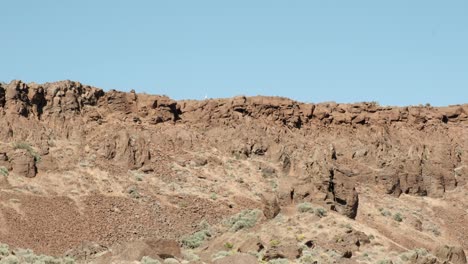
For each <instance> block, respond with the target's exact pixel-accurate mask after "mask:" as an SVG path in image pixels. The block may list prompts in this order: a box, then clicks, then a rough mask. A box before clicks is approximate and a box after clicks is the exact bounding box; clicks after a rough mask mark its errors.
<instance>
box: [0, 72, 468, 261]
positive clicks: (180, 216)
mask: <svg viewBox="0 0 468 264" xmlns="http://www.w3.org/2000/svg"><path fill="white" fill-rule="evenodd" d="M467 181H468V104H464V105H456V106H449V107H430V106H410V107H385V106H379V105H378V104H375V103H359V104H336V103H321V104H306V103H300V102H296V101H292V100H290V99H287V98H278V97H242V96H240V97H235V98H230V99H210V100H204V101H190V100H188V101H174V100H171V99H170V98H168V97H165V96H158V95H147V94H137V93H134V92H130V93H124V92H119V91H114V90H111V91H108V92H104V91H103V90H101V89H99V88H95V87H90V86H86V85H82V84H80V83H78V82H72V81H62V82H55V83H45V84H35V83H30V84H25V83H23V82H21V81H12V82H11V83H9V84H0V202H1V203H0V242H1V243H5V244H8V245H10V247H11V248H16V247H20V248H30V249H32V250H34V251H35V252H37V253H45V254H50V255H56V256H61V255H65V254H67V255H69V256H72V257H74V258H75V259H76V260H77V261H78V262H96V263H126V262H125V261H128V263H131V261H137V260H138V261H139V260H140V259H141V257H143V255H151V254H153V253H154V252H157V251H158V249H157V248H165V247H163V246H161V245H160V244H157V243H156V242H154V243H156V244H157V245H159V246H157V248H156V246H154V245H156V244H154V243H150V242H148V241H166V242H167V241H172V242H167V243H169V244H170V245H172V246H170V247H168V248H171V250H176V252H179V251H180V249H179V248H178V246H177V244H178V243H179V245H181V246H182V244H184V243H185V242H183V241H185V240H184V238H187V236H189V235H190V234H192V233H193V232H196V231H200V230H201V227H200V222H202V221H204V222H205V223H207V224H208V225H209V226H210V229H211V231H210V235H209V236H208V237H207V238H206V239H205V240H204V241H203V243H202V244H201V245H200V246H197V247H196V248H194V249H192V250H188V249H186V248H187V244H186V243H185V244H184V245H185V246H183V247H182V253H180V252H179V253H180V254H179V253H177V254H176V253H174V254H175V255H174V254H171V256H172V257H174V258H177V259H178V260H179V261H182V260H183V259H185V261H189V260H190V257H188V256H187V254H192V255H198V258H201V259H200V260H198V261H205V262H212V261H214V259H217V260H216V261H217V262H219V263H229V261H228V259H229V258H228V257H225V258H221V257H222V256H217V255H216V253H219V252H225V253H220V254H221V255H223V254H224V255H232V254H234V252H239V253H236V254H240V253H242V252H243V253H250V254H251V255H246V256H245V257H246V258H248V257H252V255H255V258H254V259H261V260H264V261H273V260H275V259H276V260H277V259H283V258H284V259H289V260H290V261H291V262H297V263H313V261H319V262H318V263H333V262H335V263H376V262H377V261H381V260H390V259H391V260H392V261H393V263H398V262H402V263H404V262H405V261H409V263H416V262H417V261H419V262H418V263H435V262H430V261H431V260H430V259H428V258H429V257H428V256H429V255H431V254H428V255H427V256H426V255H424V256H423V254H422V253H421V252H420V251H414V250H415V249H417V248H425V249H427V250H428V251H429V252H431V253H432V254H434V255H436V256H437V257H438V260H437V261H440V263H442V262H443V261H444V260H452V261H453V263H466V259H465V262H463V261H464V260H463V259H464V253H463V250H464V251H465V252H466V251H467V250H468V228H467V226H468V193H467V185H466V183H467ZM307 206H309V207H310V210H309V209H304V208H306V207H307ZM298 208H299V209H298ZM301 208H302V209H301ZM246 209H260V210H262V213H261V214H260V215H259V218H258V219H257V222H256V224H254V225H253V226H251V227H249V226H247V225H246V226H245V228H244V227H242V228H241V229H239V230H233V229H232V228H229V227H226V219H229V217H231V216H233V215H236V214H237V213H239V212H247V211H244V210H246ZM322 210H323V211H322ZM300 211H302V213H301V212H300ZM311 211H314V212H315V213H312V214H311V213H308V212H311ZM252 212H254V211H252ZM320 212H322V213H320ZM323 212H325V213H323ZM244 224H245V223H244ZM141 241H146V242H141ZM272 241H273V242H272ZM166 242H164V243H166ZM308 242H310V243H308ZM135 243H137V244H135ZM138 243H140V244H138ZM141 243H143V244H141ZM158 243H160V242H158ZM164 243H163V244H164ZM171 243H172V244H171ZM174 243H175V245H176V246H174ZM312 244H313V245H312ZM151 245H153V246H151ZM164 245H166V244H164ZM258 245H262V249H260V250H258ZM166 246H167V245H166ZM146 247H148V248H149V249H145V250H146V251H145V250H143V249H142V248H146ZM174 247H177V249H174ZM125 248H127V249H128V248H130V249H132V250H130V251H131V252H140V251H138V250H141V252H143V253H141V254H140V255H139V253H138V254H137V253H132V254H133V255H132V254H130V253H129V254H126V253H125V254H124V253H122V252H127V251H128V250H127V251H125ZM177 250H179V251H177ZM130 251H129V252H130ZM252 251H255V252H252ZM83 252H85V253H83ZM152 252H153V253H152ZM418 252H419V253H418ZM253 253H255V254H253ZM402 254H403V255H404V254H407V256H406V255H405V256H406V257H402V256H403V255H402ZM418 254H419V255H418ZM153 255H155V256H154V258H157V259H160V260H161V261H162V259H164V258H166V257H164V256H162V255H161V254H156V253H155V254H153ZM176 255H177V256H176ZM224 255H223V256H224ZM309 256H310V258H309V259H307V257H309ZM325 258H326V260H325ZM405 258H406V259H407V260H405ZM195 259H197V258H194V259H192V260H193V262H196V261H195ZM223 259H224V260H223ZM457 259H461V260H460V261H461V262H457V261H458V260H457ZM222 261H228V262H222ZM245 261H247V260H244V262H245ZM307 261H310V262H307ZM327 261H328V262H327ZM425 261H426V262H425ZM388 263H389V262H388Z"/></svg>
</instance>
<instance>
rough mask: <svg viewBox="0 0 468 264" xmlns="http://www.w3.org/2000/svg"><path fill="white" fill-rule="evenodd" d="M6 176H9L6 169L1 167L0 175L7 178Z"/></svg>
mask: <svg viewBox="0 0 468 264" xmlns="http://www.w3.org/2000/svg"><path fill="white" fill-rule="evenodd" d="M8 174H9V173H8V169H7V168H5V167H3V166H1V167H0V175H3V176H8Z"/></svg>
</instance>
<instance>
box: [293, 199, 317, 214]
mask: <svg viewBox="0 0 468 264" xmlns="http://www.w3.org/2000/svg"><path fill="white" fill-rule="evenodd" d="M297 210H298V211H299V212H301V213H311V214H313V213H314V208H313V207H312V204H311V203H307V202H305V203H300V204H298V205H297Z"/></svg>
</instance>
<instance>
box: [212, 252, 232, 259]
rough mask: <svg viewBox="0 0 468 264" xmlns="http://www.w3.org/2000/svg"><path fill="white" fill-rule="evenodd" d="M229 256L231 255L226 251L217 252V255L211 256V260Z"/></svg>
mask: <svg viewBox="0 0 468 264" xmlns="http://www.w3.org/2000/svg"><path fill="white" fill-rule="evenodd" d="M230 255H231V253H230V252H228V251H219V252H217V253H215V254H213V255H212V256H211V260H212V261H215V260H217V259H220V258H224V257H227V256H230Z"/></svg>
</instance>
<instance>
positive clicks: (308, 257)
mask: <svg viewBox="0 0 468 264" xmlns="http://www.w3.org/2000/svg"><path fill="white" fill-rule="evenodd" d="M299 263H301V264H313V263H317V258H316V257H315V256H314V255H313V253H312V252H309V251H304V252H303V254H302V256H301V257H300V258H299Z"/></svg>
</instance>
